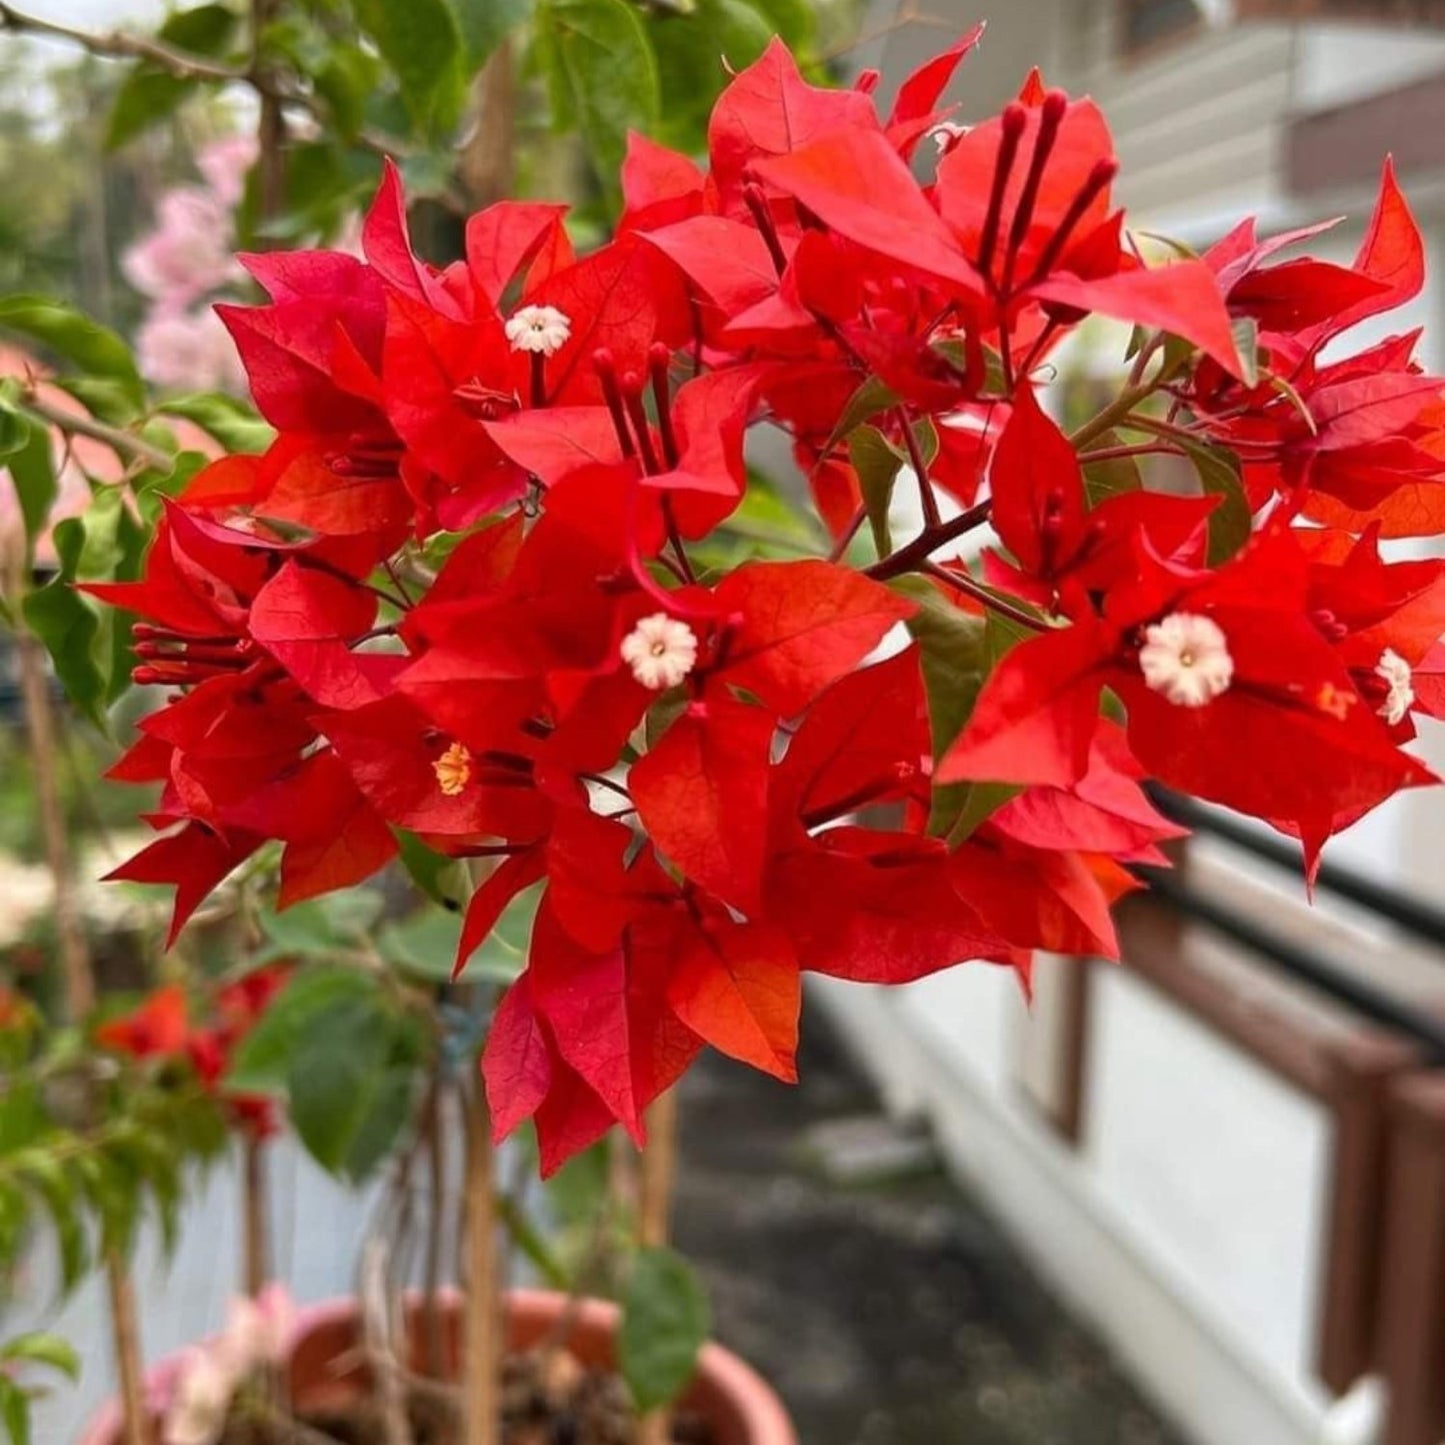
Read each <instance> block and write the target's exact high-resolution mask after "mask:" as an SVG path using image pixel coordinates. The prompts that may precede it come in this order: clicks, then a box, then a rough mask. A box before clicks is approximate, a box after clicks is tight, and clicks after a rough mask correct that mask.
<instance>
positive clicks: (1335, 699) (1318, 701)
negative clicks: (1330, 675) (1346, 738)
mask: <svg viewBox="0 0 1445 1445" xmlns="http://www.w3.org/2000/svg"><path fill="white" fill-rule="evenodd" d="M1354 703H1355V695H1354V693H1352V692H1346V691H1345V690H1344V689H1343V688H1339V687H1336V686H1335V685H1334V683H1332V682H1326V683H1323V684H1321V686H1320V690H1319V691H1318V692H1317V693H1316V694H1315V706H1316V707H1317V708H1319V710H1320V711H1321V712H1323V713H1328V714H1329V715H1330V716H1331V717H1332V718H1337V719H1338V720H1339V721H1340V722H1344V720H1345V719H1346V718H1347V717H1348V716H1349V712H1350V709H1351V708H1352V707H1353V706H1354Z"/></svg>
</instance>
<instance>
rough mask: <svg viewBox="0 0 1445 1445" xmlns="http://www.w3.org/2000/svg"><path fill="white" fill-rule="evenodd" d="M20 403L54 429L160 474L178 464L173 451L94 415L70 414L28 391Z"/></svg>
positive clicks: (71, 412)
mask: <svg viewBox="0 0 1445 1445" xmlns="http://www.w3.org/2000/svg"><path fill="white" fill-rule="evenodd" d="M20 404H21V406H22V407H24V409H25V410H26V411H27V412H29V413H30V414H31V415H32V416H34V417H38V418H39V419H40V420H41V421H43V422H45V423H47V424H48V425H50V426H53V427H57V428H59V430H60V431H62V432H66V433H70V434H74V435H76V436H83V437H90V438H92V440H94V441H98V442H104V443H105V444H106V445H107V446H108V447H111V448H113V449H114V450H115V451H118V452H123V453H124V454H125V455H127V456H129V457H131V458H132V459H134V460H136V461H142V462H144V463H145V464H146V465H147V466H150V467H155V468H156V469H157V470H158V471H159V470H162V469H164V470H165V471H170V470H171V469H172V468H173V467H174V466H175V464H176V459H175V457H173V456H172V455H171V454H170V452H168V451H166V450H165V449H164V448H163V447H158V446H155V445H154V444H152V443H151V442H148V441H146V440H145V439H144V438H142V437H138V436H136V434H135V433H134V432H128V431H122V430H121V429H120V428H119V427H113V426H107V425H106V424H105V423H104V422H102V421H97V420H96V419H95V418H94V417H93V416H85V415H84V414H82V413H80V412H74V411H66V410H64V409H63V408H61V407H58V406H55V405H53V404H52V403H51V402H48V401H44V400H42V399H41V398H40V397H39V396H37V395H36V394H35V393H34V392H33V391H28V392H26V393H25V394H24V395H23V396H22V397H21V401H20Z"/></svg>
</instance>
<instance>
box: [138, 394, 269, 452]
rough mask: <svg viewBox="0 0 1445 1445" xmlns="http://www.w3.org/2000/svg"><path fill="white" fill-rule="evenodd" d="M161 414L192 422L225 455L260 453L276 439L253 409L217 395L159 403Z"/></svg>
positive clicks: (187, 397)
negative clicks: (212, 440) (218, 445)
mask: <svg viewBox="0 0 1445 1445" xmlns="http://www.w3.org/2000/svg"><path fill="white" fill-rule="evenodd" d="M160 413H161V415H162V416H172V417H184V418H185V420H187V421H193V422H195V424H196V425H197V426H198V427H200V429H201V430H202V431H203V432H205V433H206V435H207V436H212V437H215V439H216V440H217V441H218V442H220V444H221V445H222V446H223V447H225V449H226V450H227V451H228V452H263V451H265V450H266V448H267V447H268V446H270V445H271V441H272V438H273V437H274V436H275V435H276V433H275V430H274V429H273V428H272V427H271V425H270V424H269V423H268V422H264V421H262V420H261V418H260V417H259V416H257V414H256V411H255V408H254V407H251V406H248V405H247V404H246V403H245V402H243V401H238V400H237V399H236V398H235V397H233V396H226V395H225V394H224V393H223V392H219V391H197V392H192V393H190V394H189V395H188V396H173V397H169V398H168V399H167V400H166V401H165V402H164V403H162V405H161V407H160Z"/></svg>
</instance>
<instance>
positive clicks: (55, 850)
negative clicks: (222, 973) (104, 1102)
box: [15, 628, 95, 1024]
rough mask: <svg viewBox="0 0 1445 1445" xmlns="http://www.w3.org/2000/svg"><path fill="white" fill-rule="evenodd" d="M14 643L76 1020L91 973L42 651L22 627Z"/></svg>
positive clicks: (91, 990) (90, 995)
mask: <svg viewBox="0 0 1445 1445" xmlns="http://www.w3.org/2000/svg"><path fill="white" fill-rule="evenodd" d="M15 645H16V649H17V651H18V653H19V660H20V692H21V700H22V702H23V705H24V708H25V729H26V732H27V734H28V735H29V742H30V759H31V764H32V766H33V768H34V777H35V804H36V807H37V809H38V810H39V813H40V832H41V836H42V838H43V839H44V843H45V861H46V864H47V866H48V867H49V869H50V878H51V883H52V886H53V887H54V889H55V909H54V918H55V936H56V942H57V945H58V947H59V950H60V968H61V972H62V974H63V976H64V981H65V1007H66V1012H67V1014H68V1015H69V1017H70V1021H71V1022H72V1023H75V1024H79V1023H82V1022H83V1021H84V1020H85V1018H86V1016H87V1015H88V1014H89V1013H90V1011H91V1010H92V1009H93V1008H94V1007H95V979H94V977H93V975H92V973H91V968H90V950H89V948H88V947H87V946H86V941H85V924H84V922H83V920H82V918H81V912H80V902H79V899H78V898H77V896H76V890H75V870H74V868H73V866H72V860H71V857H70V842H69V839H68V838H67V836H66V820H65V808H64V805H63V804H62V802H61V798H60V768H59V764H58V761H57V750H56V743H55V717H54V714H53V713H52V712H51V708H50V686H49V682H48V680H47V677H46V669H45V651H44V649H43V648H42V647H41V645H40V643H39V642H38V641H37V640H36V639H35V638H34V637H33V636H32V635H31V634H30V633H29V632H27V631H25V630H24V629H23V628H22V629H19V630H17V632H16V636H15Z"/></svg>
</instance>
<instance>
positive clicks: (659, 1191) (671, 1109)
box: [637, 1089, 677, 1445]
mask: <svg viewBox="0 0 1445 1445" xmlns="http://www.w3.org/2000/svg"><path fill="white" fill-rule="evenodd" d="M676 1175H677V1091H676V1090H675V1089H669V1090H668V1091H667V1093H665V1094H662V1095H660V1096H659V1097H658V1098H657V1100H656V1101H655V1102H654V1103H653V1105H652V1107H651V1108H650V1109H649V1110H648V1111H647V1145H646V1147H645V1148H644V1149H643V1151H642V1168H641V1176H642V1177H641V1180H640V1181H639V1190H638V1204H637V1242H638V1243H639V1244H640V1245H641V1246H642V1247H643V1248H644V1249H660V1248H661V1247H662V1246H663V1245H665V1244H666V1243H667V1241H668V1238H669V1236H670V1233H671V1224H672V1187H673V1181H674V1179H675V1178H676ZM671 1439H672V1411H671V1410H669V1409H668V1408H667V1407H666V1406H665V1405H664V1406H662V1407H661V1408H659V1409H656V1410H652V1411H649V1413H648V1414H646V1415H644V1416H643V1417H642V1419H641V1421H640V1422H639V1424H638V1430H637V1440H638V1445H668V1442H669V1441H670V1440H671Z"/></svg>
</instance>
